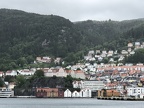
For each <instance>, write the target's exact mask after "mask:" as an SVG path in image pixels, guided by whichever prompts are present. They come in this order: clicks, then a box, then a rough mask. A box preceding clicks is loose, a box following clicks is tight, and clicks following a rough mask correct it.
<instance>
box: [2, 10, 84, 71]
mask: <svg viewBox="0 0 144 108" xmlns="http://www.w3.org/2000/svg"><path fill="white" fill-rule="evenodd" d="M81 40H82V35H81V34H80V32H79V31H78V30H76V28H75V26H74V24H73V23H72V22H70V21H69V20H67V19H65V18H62V17H59V16H55V15H38V14H33V13H26V12H23V11H18V10H8V9H0V69H3V68H5V67H4V66H3V65H7V67H9V66H10V68H11V66H12V67H15V65H19V64H20V65H24V63H22V62H28V63H30V62H32V61H34V59H35V57H36V56H53V57H65V56H67V54H68V53H70V52H76V51H78V50H79V46H80V43H81ZM3 70H5V69H3Z"/></svg>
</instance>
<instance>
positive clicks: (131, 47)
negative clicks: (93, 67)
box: [84, 42, 144, 63]
mask: <svg viewBox="0 0 144 108" xmlns="http://www.w3.org/2000/svg"><path fill="white" fill-rule="evenodd" d="M126 47H127V49H123V50H121V51H120V52H119V53H118V51H117V50H115V51H114V50H108V51H106V50H96V51H94V50H90V51H89V52H88V54H87V56H84V59H85V60H86V61H98V62H101V63H102V62H104V61H103V60H104V58H108V61H107V62H116V61H115V60H114V58H118V62H121V61H122V60H124V58H125V56H129V55H133V54H135V50H137V49H139V48H144V42H133V43H128V44H127V46H126Z"/></svg>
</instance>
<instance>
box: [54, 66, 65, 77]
mask: <svg viewBox="0 0 144 108" xmlns="http://www.w3.org/2000/svg"><path fill="white" fill-rule="evenodd" d="M56 76H57V77H66V76H67V73H66V71H65V70H64V69H63V68H60V69H59V70H58V72H57V74H56Z"/></svg>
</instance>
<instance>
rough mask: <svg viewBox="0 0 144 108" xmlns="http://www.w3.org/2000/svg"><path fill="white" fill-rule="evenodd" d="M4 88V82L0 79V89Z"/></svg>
mask: <svg viewBox="0 0 144 108" xmlns="http://www.w3.org/2000/svg"><path fill="white" fill-rule="evenodd" d="M3 86H4V81H3V80H2V78H0V87H3Z"/></svg>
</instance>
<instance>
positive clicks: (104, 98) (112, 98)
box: [97, 97, 144, 101]
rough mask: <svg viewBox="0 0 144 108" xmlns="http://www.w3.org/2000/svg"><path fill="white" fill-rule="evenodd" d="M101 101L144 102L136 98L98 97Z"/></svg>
mask: <svg viewBox="0 0 144 108" xmlns="http://www.w3.org/2000/svg"><path fill="white" fill-rule="evenodd" d="M97 99H100V100H127V101H144V99H140V98H135V97H97Z"/></svg>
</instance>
